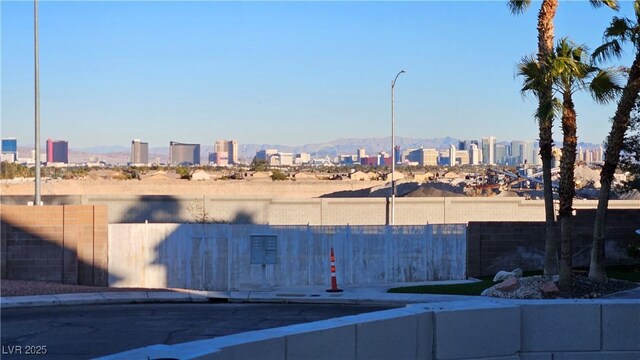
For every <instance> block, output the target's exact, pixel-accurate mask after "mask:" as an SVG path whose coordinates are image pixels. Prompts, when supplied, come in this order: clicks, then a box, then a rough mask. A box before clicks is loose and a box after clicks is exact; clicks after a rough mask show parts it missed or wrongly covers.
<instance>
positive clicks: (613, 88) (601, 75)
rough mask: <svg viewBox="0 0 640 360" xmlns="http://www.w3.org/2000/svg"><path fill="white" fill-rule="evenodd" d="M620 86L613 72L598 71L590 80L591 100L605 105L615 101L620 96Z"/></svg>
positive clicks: (610, 70) (608, 70)
mask: <svg viewBox="0 0 640 360" xmlns="http://www.w3.org/2000/svg"><path fill="white" fill-rule="evenodd" d="M622 89H623V88H622V86H621V85H620V83H619V78H618V76H617V74H616V71H615V70H612V69H607V70H600V71H598V73H597V74H596V75H595V76H594V77H593V79H591V83H590V84H589V90H590V92H591V97H592V98H593V100H595V101H596V102H599V103H603V104H607V103H610V102H612V101H615V100H616V99H617V98H618V97H619V96H620V95H621V94H622Z"/></svg>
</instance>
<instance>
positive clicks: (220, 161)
mask: <svg viewBox="0 0 640 360" xmlns="http://www.w3.org/2000/svg"><path fill="white" fill-rule="evenodd" d="M209 163H210V164H213V165H216V166H227V165H229V154H228V153H227V152H224V151H220V152H215V153H213V154H210V155H209Z"/></svg>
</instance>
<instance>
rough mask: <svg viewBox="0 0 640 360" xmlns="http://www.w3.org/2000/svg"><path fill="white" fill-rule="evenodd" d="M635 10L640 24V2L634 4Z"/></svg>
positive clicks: (638, 0)
mask: <svg viewBox="0 0 640 360" xmlns="http://www.w3.org/2000/svg"><path fill="white" fill-rule="evenodd" d="M633 10H634V11H635V13H636V19H638V22H640V0H636V1H635V2H634V3H633Z"/></svg>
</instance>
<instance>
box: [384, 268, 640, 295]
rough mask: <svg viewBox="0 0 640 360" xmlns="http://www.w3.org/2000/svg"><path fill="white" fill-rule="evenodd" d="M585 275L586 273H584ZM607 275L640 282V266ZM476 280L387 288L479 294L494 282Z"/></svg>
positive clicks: (529, 273)
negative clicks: (449, 283)
mask: <svg viewBox="0 0 640 360" xmlns="http://www.w3.org/2000/svg"><path fill="white" fill-rule="evenodd" d="M576 270H577V271H581V270H582V271H588V270H589V269H584V268H582V269H576ZM534 275H542V271H525V272H524V274H523V276H525V277H526V276H534ZM585 275H586V273H585ZM607 276H608V277H609V278H611V279H619V280H627V281H633V282H640V266H638V265H636V266H633V265H632V266H612V267H608V268H607ZM478 280H480V281H478V282H474V283H469V284H454V285H422V286H407V287H398V288H393V289H389V291H388V292H389V293H405V294H439V295H480V293H482V291H483V290H484V289H486V288H490V287H492V286H493V285H495V284H496V283H494V282H493V276H483V277H480V278H478Z"/></svg>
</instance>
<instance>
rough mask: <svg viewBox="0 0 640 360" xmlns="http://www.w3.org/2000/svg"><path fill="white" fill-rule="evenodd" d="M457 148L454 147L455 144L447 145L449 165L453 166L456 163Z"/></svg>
mask: <svg viewBox="0 0 640 360" xmlns="http://www.w3.org/2000/svg"><path fill="white" fill-rule="evenodd" d="M457 150H458V149H456V146H455V145H451V146H449V166H455V165H456V151H457Z"/></svg>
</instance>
